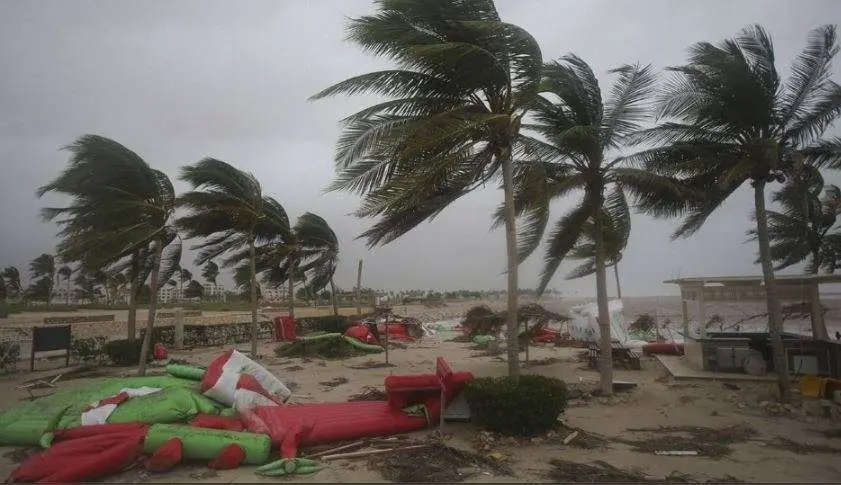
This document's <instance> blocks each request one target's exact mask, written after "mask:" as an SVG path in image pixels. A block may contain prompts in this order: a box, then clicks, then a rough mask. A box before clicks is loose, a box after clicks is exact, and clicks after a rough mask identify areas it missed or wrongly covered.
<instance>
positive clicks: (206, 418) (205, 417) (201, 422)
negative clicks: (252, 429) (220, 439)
mask: <svg viewBox="0 0 841 485" xmlns="http://www.w3.org/2000/svg"><path fill="white" fill-rule="evenodd" d="M190 426H195V427H197V428H210V429H226V430H228V431H242V430H243V429H245V427H244V426H243V425H242V421H240V420H239V419H237V418H232V417H229V416H216V415H214V414H204V413H199V414H198V415H196V417H195V418H193V420H192V421H190Z"/></svg>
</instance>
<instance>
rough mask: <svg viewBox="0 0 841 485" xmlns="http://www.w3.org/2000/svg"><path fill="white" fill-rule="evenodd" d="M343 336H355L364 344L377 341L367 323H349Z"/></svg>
mask: <svg viewBox="0 0 841 485" xmlns="http://www.w3.org/2000/svg"><path fill="white" fill-rule="evenodd" d="M345 337H351V338H355V339H356V340H359V341H360V342H362V343H365V344H373V343H376V342H377V339H376V337H374V335H373V334H372V333H371V329H369V328H368V326H367V325H364V324H359V325H351V326H350V327H348V329H347V330H345Z"/></svg>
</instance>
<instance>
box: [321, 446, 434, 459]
mask: <svg viewBox="0 0 841 485" xmlns="http://www.w3.org/2000/svg"><path fill="white" fill-rule="evenodd" d="M429 446H430V445H429V444H428V443H421V444H419V445H408V446H402V447H397V448H382V449H378V450H362V451H351V452H348V453H335V454H331V455H322V457H321V459H322V460H324V461H331V460H347V459H351V458H368V457H371V456H377V455H386V454H392V453H403V452H406V451H413V450H419V449H421V448H427V447H429Z"/></svg>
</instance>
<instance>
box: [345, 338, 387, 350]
mask: <svg viewBox="0 0 841 485" xmlns="http://www.w3.org/2000/svg"><path fill="white" fill-rule="evenodd" d="M342 337H343V338H344V339H345V342H347V343H349V344H351V345H353V346H354V347H356V348H357V349H359V350H364V351H365V352H382V351H384V350H385V349H384V348H382V347H380V346H379V345H370V344H363V343H362V342H360V341H359V340H356V339H355V338H353V337H348V336H346V335H343V336H342Z"/></svg>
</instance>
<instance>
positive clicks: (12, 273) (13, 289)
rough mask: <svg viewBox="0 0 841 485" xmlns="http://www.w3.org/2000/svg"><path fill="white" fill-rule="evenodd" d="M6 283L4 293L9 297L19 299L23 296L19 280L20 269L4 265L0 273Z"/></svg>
mask: <svg viewBox="0 0 841 485" xmlns="http://www.w3.org/2000/svg"><path fill="white" fill-rule="evenodd" d="M0 278H2V279H3V282H4V284H5V285H6V290H7V291H6V293H7V295H8V296H9V297H10V298H17V299H20V298H21V297H22V296H23V284H22V283H21V281H20V271H18V269H17V268H16V267H14V266H6V267H5V268H3V272H2V273H0Z"/></svg>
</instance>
